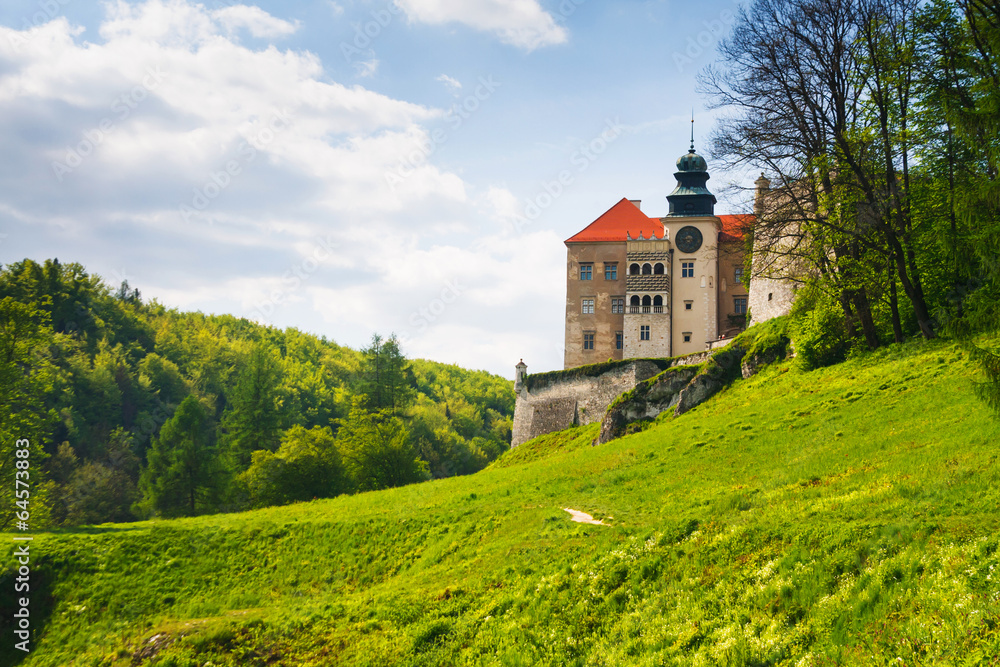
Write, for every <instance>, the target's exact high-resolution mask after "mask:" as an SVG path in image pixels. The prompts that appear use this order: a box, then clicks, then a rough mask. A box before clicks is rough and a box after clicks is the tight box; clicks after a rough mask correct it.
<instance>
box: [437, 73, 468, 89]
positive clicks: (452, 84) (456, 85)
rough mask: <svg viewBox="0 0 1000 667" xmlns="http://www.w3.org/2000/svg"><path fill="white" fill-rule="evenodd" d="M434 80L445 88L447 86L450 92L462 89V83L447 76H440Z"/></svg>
mask: <svg viewBox="0 0 1000 667" xmlns="http://www.w3.org/2000/svg"><path fill="white" fill-rule="evenodd" d="M434 80H435V81H440V82H441V83H443V84H444V85H445V86H447V87H448V89H449V90H452V91H457V90H461V89H462V83H461V82H460V81H459V80H458V79H453V78H452V77H450V76H448V75H447V74H442V75H441V76H439V77H437V78H435V79H434Z"/></svg>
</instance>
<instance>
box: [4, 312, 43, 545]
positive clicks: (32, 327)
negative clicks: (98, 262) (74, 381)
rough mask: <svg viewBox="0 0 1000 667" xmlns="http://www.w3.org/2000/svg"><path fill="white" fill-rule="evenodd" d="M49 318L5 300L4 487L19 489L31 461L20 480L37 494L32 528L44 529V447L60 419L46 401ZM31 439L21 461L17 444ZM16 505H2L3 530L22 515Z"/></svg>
mask: <svg viewBox="0 0 1000 667" xmlns="http://www.w3.org/2000/svg"><path fill="white" fill-rule="evenodd" d="M48 322H49V317H48V314H47V313H45V312H43V311H42V310H39V309H38V308H36V307H34V306H31V305H28V304H24V303H19V302H17V301H15V300H14V299H13V298H12V297H9V296H8V297H4V298H3V299H0V486H2V487H3V488H4V489H10V492H11V496H13V495H14V490H15V475H16V474H17V472H18V470H19V468H18V462H19V461H27V463H26V464H24V465H27V468H24V466H23V465H22V466H21V468H20V470H22V471H24V472H26V475H21V476H20V477H19V479H21V480H22V481H27V482H28V483H29V484H30V486H29V489H30V490H31V491H32V493H31V497H30V507H31V508H32V509H31V514H30V516H31V517H32V518H33V521H32V522H31V523H30V524H29V525H31V526H32V527H40V521H39V520H40V519H41V517H42V516H43V514H44V511H45V510H44V508H43V507H42V504H41V501H42V496H40V495H38V494H36V493H35V491H36V490H37V489H38V488H39V486H40V483H41V482H42V481H43V480H44V479H45V478H44V476H43V473H42V464H43V463H44V461H45V458H46V457H45V451H44V449H43V447H42V444H43V442H44V441H45V440H46V438H47V436H48V434H49V431H50V429H51V427H52V425H53V423H54V422H55V415H54V414H53V412H52V411H51V410H50V409H48V408H46V398H47V395H48V393H49V392H50V391H51V389H52V383H53V370H54V369H53V368H52V364H51V360H50V359H49V355H48V345H49V343H50V342H51V340H52V335H53V334H52V329H51V328H49V326H48ZM23 440H27V441H28V442H29V445H28V447H27V450H28V452H29V455H28V457H27V458H19V457H18V456H17V452H18V451H19V450H23V449H24V448H21V447H18V446H17V443H18V441H23ZM20 509H21V508H18V507H16V506H15V505H14V503H13V502H8V503H5V504H3V505H2V506H0V530H5V529H7V528H8V526H10V525H11V522H12V521H13V520H14V517H15V512H17V511H19V510H20Z"/></svg>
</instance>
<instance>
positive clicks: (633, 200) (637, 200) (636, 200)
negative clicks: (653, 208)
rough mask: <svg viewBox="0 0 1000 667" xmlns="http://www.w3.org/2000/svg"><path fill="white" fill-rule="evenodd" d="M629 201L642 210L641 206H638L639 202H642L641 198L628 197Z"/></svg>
mask: <svg viewBox="0 0 1000 667" xmlns="http://www.w3.org/2000/svg"><path fill="white" fill-rule="evenodd" d="M629 202H631V203H632V204H633V205H634V206H635V207H636V208H637V209H639V210H640V211H641V210H642V206H640V204H641V203H642V200H641V199H629Z"/></svg>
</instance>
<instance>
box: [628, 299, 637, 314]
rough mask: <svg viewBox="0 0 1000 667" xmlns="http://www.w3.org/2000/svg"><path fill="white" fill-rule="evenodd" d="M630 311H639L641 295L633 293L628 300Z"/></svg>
mask: <svg viewBox="0 0 1000 667" xmlns="http://www.w3.org/2000/svg"><path fill="white" fill-rule="evenodd" d="M628 312H630V313H638V312H639V297H637V296H635V295H632V298H631V299H629V300H628Z"/></svg>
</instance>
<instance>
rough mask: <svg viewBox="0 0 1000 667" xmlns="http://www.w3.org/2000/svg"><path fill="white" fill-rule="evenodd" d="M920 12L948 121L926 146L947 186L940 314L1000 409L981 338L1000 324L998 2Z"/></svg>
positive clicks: (933, 6)
mask: <svg viewBox="0 0 1000 667" xmlns="http://www.w3.org/2000/svg"><path fill="white" fill-rule="evenodd" d="M920 19H921V25H922V28H923V30H922V40H921V53H920V55H921V58H920V62H921V63H923V68H922V70H921V84H922V101H923V102H924V106H925V107H926V108H927V109H928V110H929V113H928V116H929V117H930V119H929V121H928V124H931V125H932V126H934V127H937V128H945V134H944V139H943V140H942V141H939V142H938V144H939V145H938V147H937V150H933V151H928V153H927V158H928V163H929V166H930V169H931V170H932V171H933V173H936V174H938V175H939V180H941V181H944V182H945V184H946V186H945V187H942V188H941V189H942V190H944V191H945V192H947V197H946V200H947V204H946V206H944V207H942V208H943V209H944V210H945V212H946V215H947V221H948V223H949V225H948V226H949V227H950V229H948V233H946V234H944V235H943V237H944V238H945V239H947V240H948V242H949V243H948V244H949V245H950V247H949V248H948V250H950V253H951V255H952V258H953V259H952V262H951V264H952V266H951V269H952V275H953V278H952V281H951V282H952V290H951V292H950V293H949V294H948V301H947V303H946V304H944V306H943V307H942V314H943V316H944V319H945V321H946V324H947V329H948V331H949V332H950V333H952V334H954V335H956V336H957V337H958V338H959V339H960V340H961V341H963V343H964V344H965V346H966V347H967V348H968V349H969V351H970V352H971V354H972V356H973V358H974V359H976V360H977V361H979V363H980V367H981V369H982V370H983V372H984V374H985V376H986V380H985V382H983V383H981V384H980V385H979V386H978V387H977V388H978V393H979V394H980V396H981V397H982V398H983V399H984V400H985V401H986V402H987V403H989V404H990V405H991V406H992V407H993V408H994V409H995V410H996V411H997V412H998V413H1000V352H997V351H996V350H991V349H988V348H985V347H982V346H980V345H978V344H976V342H975V337H976V335H977V334H979V333H981V332H983V331H996V330H997V329H1000V305H998V304H1000V9H998V8H997V5H996V3H995V2H987V1H984V0H957V1H956V2H950V1H948V0H936V1H934V2H930V3H928V5H926V6H925V7H924V8H923V11H922V13H921V16H920Z"/></svg>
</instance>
